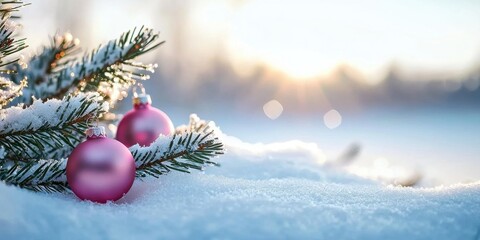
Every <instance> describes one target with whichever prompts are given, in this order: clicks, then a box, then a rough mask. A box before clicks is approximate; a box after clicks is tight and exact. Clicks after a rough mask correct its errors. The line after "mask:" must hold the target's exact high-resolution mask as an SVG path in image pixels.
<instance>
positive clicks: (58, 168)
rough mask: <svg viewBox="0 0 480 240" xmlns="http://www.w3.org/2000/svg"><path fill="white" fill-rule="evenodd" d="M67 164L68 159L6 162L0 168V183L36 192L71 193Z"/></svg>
mask: <svg viewBox="0 0 480 240" xmlns="http://www.w3.org/2000/svg"><path fill="white" fill-rule="evenodd" d="M66 162H67V161H66V159H61V160H54V159H51V160H39V161H32V162H27V163H24V162H11V161H9V162H4V164H3V166H1V167H0V181H4V182H6V183H7V184H10V185H14V186H17V187H21V188H25V189H29V190H32V191H36V192H40V191H41V192H66V191H69V187H68V183H67V179H66V177H65V169H66Z"/></svg>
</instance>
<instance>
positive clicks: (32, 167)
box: [0, 115, 224, 192]
mask: <svg viewBox="0 0 480 240" xmlns="http://www.w3.org/2000/svg"><path fill="white" fill-rule="evenodd" d="M219 133H220V131H219V130H218V129H217V128H216V127H215V124H214V123H213V122H210V123H208V122H206V121H203V120H200V119H199V118H198V117H197V116H196V115H192V116H191V117H190V124H189V125H188V126H181V127H179V128H177V132H176V134H175V135H174V136H171V137H166V136H160V137H159V138H158V139H157V140H156V141H155V142H154V143H152V144H151V145H150V146H148V147H140V146H138V145H135V146H132V147H130V149H129V150H130V152H131V153H132V155H133V157H134V158H135V163H136V167H137V170H136V176H137V177H139V178H141V177H147V176H153V177H158V176H160V175H162V174H165V173H167V172H170V171H171V170H175V171H182V172H189V171H188V170H189V169H197V170H202V168H203V166H205V165H216V166H218V164H217V163H216V162H213V161H212V160H211V158H213V157H215V156H217V155H220V154H223V153H224V147H223V144H222V142H221V141H220V139H219V135H218V134H219ZM66 162H67V160H66V159H61V160H37V161H29V162H23V161H17V162H12V161H9V160H3V162H0V163H3V164H0V180H1V181H4V182H5V183H7V184H11V185H15V186H18V187H22V188H26V189H29V190H33V191H44V192H65V191H69V187H68V184H67V182H66V177H65V168H66ZM2 165H3V166H2Z"/></svg>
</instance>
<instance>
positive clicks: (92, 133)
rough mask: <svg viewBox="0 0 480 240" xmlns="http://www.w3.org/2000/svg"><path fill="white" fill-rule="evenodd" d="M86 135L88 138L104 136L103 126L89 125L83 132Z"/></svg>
mask: <svg viewBox="0 0 480 240" xmlns="http://www.w3.org/2000/svg"><path fill="white" fill-rule="evenodd" d="M85 134H86V135H87V137H89V138H98V137H106V136H107V134H106V131H105V127H103V126H94V127H89V128H88V129H87V131H86V132H85Z"/></svg>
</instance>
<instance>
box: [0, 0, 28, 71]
mask: <svg viewBox="0 0 480 240" xmlns="http://www.w3.org/2000/svg"><path fill="white" fill-rule="evenodd" d="M25 5H27V4H23V3H22V2H21V1H14V0H12V1H1V2H0V67H3V66H5V65H9V64H12V63H15V62H17V61H18V58H14V59H10V60H6V58H7V57H8V56H10V55H12V54H14V53H17V52H19V51H21V50H23V49H25V48H26V47H27V45H26V44H25V38H22V39H15V38H14V36H15V34H16V30H17V24H16V23H15V22H13V21H11V20H10V18H11V17H12V15H11V13H12V12H15V11H17V10H18V9H19V8H21V7H23V6H25Z"/></svg>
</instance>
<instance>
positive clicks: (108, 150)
mask: <svg viewBox="0 0 480 240" xmlns="http://www.w3.org/2000/svg"><path fill="white" fill-rule="evenodd" d="M134 180H135V160H134V159H133V157H132V154H131V153H130V151H129V150H128V148H127V147H125V145H123V144H122V143H120V142H118V141H117V140H115V139H110V138H107V137H106V136H105V128H103V127H92V128H90V129H88V130H87V140H86V141H85V142H82V143H80V144H79V145H78V146H77V147H76V148H75V149H74V150H73V152H72V154H70V157H69V158H68V162H67V181H68V184H69V185H70V187H71V188H72V191H73V192H74V193H75V195H77V197H79V198H80V199H82V200H90V201H93V202H99V203H106V202H107V201H116V200H118V199H120V198H122V196H123V195H125V194H126V193H127V192H128V191H129V190H130V188H131V187H132V184H133V181H134Z"/></svg>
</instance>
